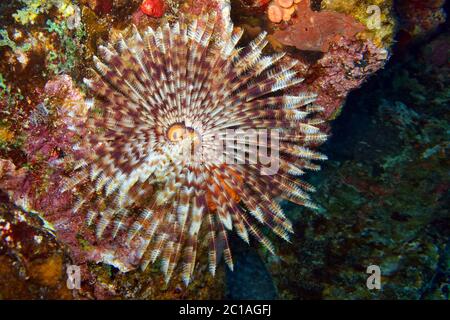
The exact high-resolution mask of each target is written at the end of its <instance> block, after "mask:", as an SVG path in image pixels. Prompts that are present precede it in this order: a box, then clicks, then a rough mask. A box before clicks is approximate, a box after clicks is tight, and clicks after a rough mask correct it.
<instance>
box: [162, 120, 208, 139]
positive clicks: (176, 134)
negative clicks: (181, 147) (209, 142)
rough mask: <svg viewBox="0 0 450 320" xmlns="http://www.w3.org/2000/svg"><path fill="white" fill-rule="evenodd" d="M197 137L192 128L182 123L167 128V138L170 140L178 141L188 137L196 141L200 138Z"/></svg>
mask: <svg viewBox="0 0 450 320" xmlns="http://www.w3.org/2000/svg"><path fill="white" fill-rule="evenodd" d="M199 138H200V137H199V135H198V133H197V132H195V130H194V129H192V128H190V127H186V126H185V125H184V124H182V123H176V124H173V125H172V126H171V127H170V128H169V130H167V139H169V141H171V142H179V141H182V140H184V139H189V140H191V141H192V142H194V143H196V142H198V141H199V140H200V139H199Z"/></svg>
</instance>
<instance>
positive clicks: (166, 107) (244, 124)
mask: <svg viewBox="0 0 450 320" xmlns="http://www.w3.org/2000/svg"><path fill="white" fill-rule="evenodd" d="M215 25H216V17H215V15H205V16H203V17H200V18H196V19H194V20H193V21H190V22H188V21H187V20H186V18H183V17H182V18H181V19H180V21H179V22H177V23H175V24H174V25H173V26H169V25H168V24H166V25H164V26H163V27H161V28H159V29H157V30H153V29H151V28H149V29H147V30H146V31H145V32H144V33H140V32H139V31H138V30H137V29H136V28H134V29H133V34H132V36H130V37H128V38H123V37H122V38H120V40H119V41H118V43H117V44H115V45H108V46H100V47H99V49H98V52H99V56H100V58H97V57H94V63H95V68H96V77H94V79H85V83H86V85H87V86H88V87H89V88H90V90H91V91H92V93H93V94H94V95H95V96H96V102H95V103H96V107H95V110H94V111H92V112H91V115H90V117H89V119H88V121H87V122H86V123H85V124H84V125H85V126H86V127H87V129H88V132H89V133H88V134H86V135H84V136H83V137H82V141H81V142H80V145H78V146H76V147H75V149H76V150H85V151H86V150H88V152H78V153H75V157H76V160H77V161H76V167H75V171H74V173H73V174H72V176H71V177H70V178H69V179H68V180H67V182H66V185H65V190H66V191H69V190H70V191H74V190H75V189H77V190H78V191H77V192H78V193H79V194H80V195H81V196H80V197H79V199H78V201H77V202H76V204H75V207H74V212H75V213H76V214H85V215H86V217H87V218H86V219H87V223H88V224H89V225H92V227H93V228H95V233H96V236H97V237H98V238H104V237H110V238H111V239H117V236H118V235H119V234H122V235H126V236H124V238H126V239H127V242H128V244H129V243H131V242H132V241H136V240H137V239H138V240H139V241H140V249H139V259H140V263H141V267H142V268H144V269H145V268H146V267H147V265H148V264H149V263H154V262H155V261H157V260H159V261H160V262H161V263H160V265H161V269H162V271H163V272H164V274H165V278H166V281H168V280H169V279H170V277H171V275H172V274H173V272H174V270H175V268H176V266H177V265H178V262H179V261H181V276H182V279H183V281H184V282H185V283H186V285H187V284H188V283H189V282H190V280H191V277H192V273H193V270H194V265H195V260H196V256H197V252H198V251H199V247H201V246H200V244H204V245H205V247H207V250H208V260H209V270H210V272H211V273H212V274H214V273H215V270H216V264H217V260H218V257H221V256H222V255H223V257H224V260H225V262H226V264H227V265H228V266H229V268H230V269H233V259H232V253H231V250H230V247H229V240H228V237H229V232H230V231H232V230H234V231H235V232H236V233H237V234H238V235H239V236H240V237H241V238H242V239H243V240H244V241H245V242H247V243H248V242H249V235H252V236H253V237H254V238H256V239H257V240H258V241H259V242H260V243H261V244H262V245H264V246H265V247H266V248H267V249H268V250H269V251H270V252H272V253H273V252H274V247H273V245H272V244H271V242H270V241H269V239H268V238H267V237H266V236H265V235H264V234H263V232H261V231H260V228H259V227H258V224H261V225H264V226H266V227H268V228H269V229H271V230H272V231H273V232H274V233H276V234H277V235H279V236H280V237H282V238H283V239H286V240H288V239H289V234H290V233H292V232H293V229H292V225H291V223H290V222H289V220H288V219H287V218H286V217H285V215H284V214H283V210H282V209H281V207H280V205H279V203H278V202H277V198H283V199H287V200H289V201H292V202H294V203H297V204H300V205H304V206H308V207H314V204H313V203H312V202H311V201H310V198H309V196H308V194H307V191H312V190H313V187H312V186H310V185H308V184H307V183H305V182H302V181H300V180H298V176H299V175H302V174H303V173H304V170H307V169H311V170H318V169H319V166H318V165H317V164H314V163H313V162H312V161H313V160H323V159H325V158H326V157H325V156H324V155H322V154H319V153H317V152H315V151H312V150H311V149H309V148H308V146H314V145H317V144H319V143H321V142H323V141H325V140H326V135H325V134H323V133H321V132H320V131H319V129H318V128H317V127H316V125H317V124H318V123H320V122H321V120H320V119H319V118H314V117H313V116H312V115H313V114H314V113H316V112H318V111H320V110H321V108H320V107H318V106H314V105H313V104H312V103H313V102H314V100H315V95H314V94H310V93H309V94H307V93H304V94H300V95H287V94H284V93H285V92H286V89H287V88H289V87H292V86H294V85H296V84H298V83H300V82H301V81H302V79H300V78H297V77H296V72H295V71H294V70H293V67H294V65H295V63H281V61H280V60H281V58H282V57H283V54H276V55H273V56H264V55H262V50H263V48H264V47H265V46H266V44H267V41H266V40H265V34H264V33H263V34H261V35H259V36H258V37H257V38H256V39H254V41H253V42H251V43H250V44H249V46H247V47H245V48H237V47H236V45H237V43H238V41H239V39H240V37H241V36H242V32H241V31H235V30H233V27H232V26H229V28H228V30H226V34H225V36H222V37H221V38H220V39H216V37H214V30H215ZM249 129H252V130H259V131H261V130H267V131H276V132H277V136H276V137H275V136H273V137H272V136H271V138H270V139H267V140H265V141H266V142H261V141H256V140H252V139H253V138H250V139H248V137H247V138H243V137H241V136H239V135H235V138H234V140H235V141H234V142H235V143H231V144H229V145H231V147H230V146H229V145H228V146H227V147H225V148H220V147H219V146H218V144H217V141H220V142H221V143H222V142H229V140H230V138H229V136H228V135H227V134H226V133H225V132H229V131H230V130H235V131H236V130H244V131H245V130H249ZM269 142H270V143H269ZM272 142H277V143H276V144H275V143H272ZM255 143H257V144H258V146H257V149H256V151H257V152H258V153H259V151H261V150H263V149H265V150H266V151H270V153H271V155H270V157H272V158H275V160H276V161H277V164H278V166H277V170H276V171H274V172H272V173H271V174H264V173H262V171H263V170H264V169H265V167H264V165H263V164H262V163H260V162H248V161H245V159H244V158H249V156H251V155H252V154H253V153H254V152H250V147H251V146H253V145H255ZM186 150H188V153H186ZM198 150H202V151H201V154H200V155H198V154H199V153H198ZM190 155H194V156H193V157H192V156H190ZM229 160H231V162H232V163H230V161H229Z"/></svg>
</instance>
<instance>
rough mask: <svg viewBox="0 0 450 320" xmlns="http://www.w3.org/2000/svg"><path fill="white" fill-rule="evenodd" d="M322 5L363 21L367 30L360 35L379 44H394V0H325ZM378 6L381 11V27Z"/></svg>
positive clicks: (388, 45)
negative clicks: (377, 19)
mask: <svg viewBox="0 0 450 320" xmlns="http://www.w3.org/2000/svg"><path fill="white" fill-rule="evenodd" d="M321 6H322V9H323V10H332V11H337V12H342V13H345V14H348V15H351V16H353V17H354V18H355V19H357V20H358V21H359V22H361V23H363V24H364V25H365V26H366V27H367V30H366V31H364V32H361V33H360V36H361V37H362V38H364V39H370V40H372V41H373V42H374V43H375V44H376V45H377V46H379V47H383V48H386V47H390V46H391V45H392V44H393V41H394V31H395V30H394V27H395V17H394V8H393V1H392V0H323V1H322V2H321ZM377 7H378V8H379V12H380V16H379V18H380V24H379V28H378V25H377V21H376V18H377V10H378V9H377ZM370 8H373V9H374V10H370ZM368 9H369V10H368Z"/></svg>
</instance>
